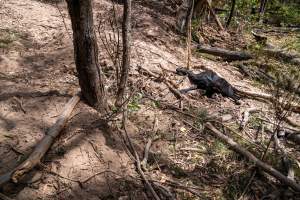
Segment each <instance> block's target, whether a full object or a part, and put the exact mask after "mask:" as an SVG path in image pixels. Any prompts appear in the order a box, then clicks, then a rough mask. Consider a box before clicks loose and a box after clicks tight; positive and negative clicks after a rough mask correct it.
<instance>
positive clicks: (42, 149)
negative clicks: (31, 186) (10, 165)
mask: <svg viewBox="0 0 300 200" xmlns="http://www.w3.org/2000/svg"><path fill="white" fill-rule="evenodd" d="M79 100H80V94H79V93H78V94H76V95H75V96H73V97H72V98H71V99H70V100H69V101H68V103H67V104H66V105H65V107H64V109H63V112H62V113H61V115H60V116H59V117H58V119H57V120H56V122H55V124H54V125H53V126H52V127H50V129H49V131H48V132H47V133H46V134H45V136H44V137H43V138H42V140H41V141H40V142H39V143H38V144H37V146H36V147H35V148H34V150H33V151H32V153H31V154H30V155H29V157H28V158H27V159H26V160H25V161H24V162H22V163H21V164H20V165H19V166H17V167H16V168H15V169H13V170H12V171H10V172H8V173H6V174H3V175H1V176H0V187H2V186H3V185H4V184H5V183H7V182H8V181H10V180H12V181H13V182H14V183H18V181H19V180H20V178H21V177H22V176H23V175H24V174H25V173H27V172H29V171H30V170H31V169H33V168H34V167H35V166H36V165H38V164H39V163H40V161H41V159H42V157H43V156H44V155H45V154H46V152H47V151H48V149H49V148H50V147H51V145H52V143H53V141H54V139H55V138H56V137H57V136H58V135H59V133H60V132H61V130H62V129H63V128H64V126H65V125H66V123H67V121H68V119H69V117H70V115H71V113H72V111H73V109H74V107H75V106H76V104H77V103H78V102H79Z"/></svg>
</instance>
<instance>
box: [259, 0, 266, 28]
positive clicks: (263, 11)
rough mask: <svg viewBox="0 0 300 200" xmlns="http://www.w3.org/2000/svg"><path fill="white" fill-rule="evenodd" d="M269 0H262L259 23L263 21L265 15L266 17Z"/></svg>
mask: <svg viewBox="0 0 300 200" xmlns="http://www.w3.org/2000/svg"><path fill="white" fill-rule="evenodd" d="M267 1H268V0H260V7H259V16H258V21H259V23H262V22H263V17H264V14H265V9H266V4H267Z"/></svg>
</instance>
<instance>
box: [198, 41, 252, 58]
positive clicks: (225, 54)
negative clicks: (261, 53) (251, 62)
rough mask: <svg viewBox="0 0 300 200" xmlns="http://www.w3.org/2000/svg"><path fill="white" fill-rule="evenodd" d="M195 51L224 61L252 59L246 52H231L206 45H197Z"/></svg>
mask: <svg viewBox="0 0 300 200" xmlns="http://www.w3.org/2000/svg"><path fill="white" fill-rule="evenodd" d="M197 50H198V51H199V52H200V53H207V54H211V55H214V56H220V57H222V58H225V60H227V61H235V60H248V59H251V58H252V56H251V55H250V54H249V53H247V52H240V51H231V50H227V49H222V48H218V47H210V46H207V45H197Z"/></svg>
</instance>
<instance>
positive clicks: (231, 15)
mask: <svg viewBox="0 0 300 200" xmlns="http://www.w3.org/2000/svg"><path fill="white" fill-rule="evenodd" d="M235 3H236V1H235V0H232V1H231V9H230V14H229V17H228V19H227V22H226V27H229V25H230V22H231V20H232V17H233V13H234V8H235Z"/></svg>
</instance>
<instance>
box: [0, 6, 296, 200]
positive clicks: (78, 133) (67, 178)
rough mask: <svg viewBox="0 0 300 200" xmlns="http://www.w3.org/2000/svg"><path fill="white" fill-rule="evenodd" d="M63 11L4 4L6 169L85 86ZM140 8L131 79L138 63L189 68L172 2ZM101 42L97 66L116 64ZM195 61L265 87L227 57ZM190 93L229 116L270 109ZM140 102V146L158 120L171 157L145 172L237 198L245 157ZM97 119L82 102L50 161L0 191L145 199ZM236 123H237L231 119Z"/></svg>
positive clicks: (1, 168) (162, 147) (263, 185)
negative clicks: (77, 69)
mask: <svg viewBox="0 0 300 200" xmlns="http://www.w3.org/2000/svg"><path fill="white" fill-rule="evenodd" d="M111 7H112V4H111V2H110V1H105V0H96V1H94V15H95V23H97V19H98V18H97V17H96V16H99V14H101V15H102V16H105V15H106V13H109V12H110V9H111ZM58 8H59V9H58ZM58 8H57V7H56V5H55V4H49V3H44V2H41V1H34V0H23V1H18V0H1V1H0V45H1V46H0V174H2V173H5V172H7V171H8V170H10V169H12V168H13V167H15V166H16V165H17V164H18V163H20V162H21V161H22V160H24V158H26V156H27V155H28V154H29V153H30V152H31V150H32V148H33V147H34V146H35V145H36V144H37V142H38V141H39V140H40V139H41V138H42V137H43V135H44V134H45V132H46V131H47V129H48V128H49V127H50V126H51V125H52V124H53V123H54V122H55V120H56V117H57V116H58V115H59V114H60V111H61V109H62V107H63V106H64V104H65V103H66V102H67V101H68V99H69V98H70V97H71V96H72V95H73V94H74V93H75V92H76V90H77V89H78V88H79V86H78V81H77V77H76V72H75V66H74V59H73V49H72V36H71V27H70V21H69V19H68V15H67V10H66V5H65V3H64V2H62V3H59V4H58ZM117 9H118V10H120V11H121V10H122V6H118V5H117ZM133 12H134V13H133V20H134V22H133V40H134V41H133V47H132V48H133V55H132V70H131V79H132V80H134V79H139V78H141V75H139V73H138V72H137V68H138V66H142V67H143V68H146V69H148V70H151V71H153V72H161V70H162V69H161V68H160V67H159V66H160V65H161V66H163V68H165V69H168V70H175V69H176V68H177V67H178V66H184V65H185V41H184V39H182V38H181V37H180V36H179V35H178V34H176V31H174V11H173V10H172V8H171V7H169V6H166V5H165V4H163V2H161V1H154V0H153V1H150V2H148V1H147V2H143V1H136V2H135V4H134V7H133ZM62 16H63V17H62ZM120 17H121V12H120V16H119V18H120ZM63 19H64V20H65V24H66V26H65V24H64V22H63ZM66 29H67V30H66ZM103 31H105V30H103ZM99 45H100V63H107V64H106V67H110V66H109V65H110V64H109V60H108V58H107V55H106V54H105V51H104V49H103V45H101V44H100V43H99ZM107 65H108V66H107ZM192 65H193V67H194V69H195V70H199V69H200V68H201V66H205V67H207V68H211V69H213V70H214V71H216V72H218V73H219V74H220V75H221V76H223V77H225V78H226V79H227V80H228V81H229V82H230V83H232V84H233V85H235V86H236V87H240V88H243V89H245V90H252V91H260V89H258V88H254V87H253V86H252V84H250V82H251V81H250V80H247V79H244V78H243V76H242V75H241V74H240V73H239V72H238V71H237V70H236V69H235V68H234V67H232V66H231V65H229V64H227V63H224V62H214V61H210V60H207V59H204V58H201V57H193V58H192ZM170 78H171V79H173V80H174V81H176V82H177V83H179V82H180V81H181V80H183V83H182V84H181V85H180V87H182V88H184V87H186V86H188V85H189V84H188V81H187V80H186V79H184V78H182V77H176V76H174V75H172V74H170ZM143 81H144V82H143V90H144V92H146V93H147V92H148V94H152V96H154V97H158V98H160V99H163V100H166V101H168V102H176V99H175V98H174V97H173V95H172V94H171V93H170V92H169V91H168V90H167V89H166V87H165V86H164V85H163V84H162V83H160V82H157V81H153V80H150V79H147V78H146V77H143ZM190 96H191V97H193V99H196V100H193V102H194V103H195V104H197V106H198V107H199V110H202V111H203V112H204V111H205V110H208V111H209V113H218V114H226V113H228V114H231V115H232V116H233V121H235V120H238V118H239V116H240V114H241V112H242V111H243V110H244V109H245V108H248V107H251V106H256V107H260V108H261V109H262V110H264V111H265V113H267V114H269V113H268V105H266V104H263V103H260V102H257V101H254V100H250V99H244V100H243V101H242V105H240V106H238V105H235V104H234V103H233V102H232V101H230V100H229V99H226V98H223V97H216V98H213V99H208V98H206V97H202V96H201V95H199V94H198V93H197V92H193V93H192V94H191V95H190ZM137 104H138V105H135V106H136V110H133V111H131V112H130V115H129V119H130V126H129V127H128V130H129V132H130V136H131V138H132V140H133V141H134V143H135V144H136V146H137V150H138V151H139V153H141V155H142V152H143V148H144V145H145V143H146V142H147V138H148V137H150V135H151V130H152V127H153V123H154V121H155V118H157V119H158V122H159V128H158V133H157V134H158V135H159V139H158V140H156V141H155V142H154V144H153V146H152V148H151V150H152V151H154V152H157V153H160V154H162V155H165V157H167V158H168V159H164V158H163V156H162V158H160V157H158V158H155V159H154V161H151V163H152V168H153V170H151V171H149V172H147V173H149V174H150V176H151V177H153V178H157V179H159V180H160V181H162V182H163V181H165V180H166V179H169V180H174V181H175V180H176V181H177V182H180V183H182V184H183V185H185V186H187V187H188V186H189V185H192V186H193V187H196V188H197V189H198V190H199V191H201V195H199V196H202V197H203V198H200V197H195V196H194V195H192V194H191V193H190V192H186V191H185V190H182V189H176V190H175V189H174V190H173V189H172V191H173V192H176V193H177V199H233V196H234V195H236V190H238V189H239V188H240V187H241V186H240V185H242V186H243V185H245V182H246V180H247V179H242V178H241V177H249V176H250V173H249V171H247V170H244V169H245V168H246V169H248V168H250V167H251V166H249V165H247V162H244V161H241V159H240V158H239V156H238V155H237V154H234V153H232V152H230V151H228V150H227V149H226V147H225V146H224V145H222V144H221V143H220V142H217V141H216V140H215V139H214V138H213V137H211V136H209V135H208V134H207V133H206V132H201V133H199V132H195V131H193V130H191V129H190V127H188V126H187V125H186V124H185V123H184V120H185V118H184V117H182V116H180V115H179V114H178V113H176V112H173V111H168V110H162V109H161V108H159V106H158V105H156V104H155V102H153V101H151V100H149V99H148V98H140V99H138V102H137ZM199 112H200V111H199ZM197 114H199V113H197ZM295 117H296V118H297V117H298V119H299V116H297V115H295ZM296 118H295V119H296ZM98 119H99V113H97V112H96V111H94V110H93V109H92V108H90V107H88V106H87V105H85V104H84V103H82V102H81V103H80V104H79V105H77V106H76V109H75V110H74V111H73V114H72V117H71V119H70V120H69V123H68V124H67V127H66V128H65V129H64V131H63V132H62V133H61V136H60V137H59V139H58V140H57V141H56V142H55V144H54V145H53V146H52V147H51V149H50V151H49V152H48V153H47V155H46V157H45V158H44V159H43V163H42V164H41V165H40V166H38V167H37V168H36V169H35V170H34V171H33V172H31V173H30V174H29V175H28V176H27V177H26V178H25V179H24V180H22V183H21V184H19V185H18V186H16V185H13V184H11V185H8V186H6V187H5V188H3V191H2V192H3V193H5V194H7V195H9V196H10V197H12V198H15V199H19V200H31V199H32V200H33V199H89V200H90V199H148V198H147V195H146V192H145V191H144V189H143V184H142V182H141V181H140V177H139V176H138V174H137V173H136V170H135V166H134V161H133V160H132V159H131V158H130V157H129V156H128V154H127V151H126V149H125V147H124V145H123V144H122V142H121V138H120V136H119V135H118V134H117V131H114V130H111V128H110V127H107V126H105V125H104V124H103V123H101V121H99V120H98ZM232 126H233V127H234V126H236V125H235V123H234V122H233V123H232ZM184 149H186V150H184ZM187 149H190V150H187ZM193 149H198V151H193ZM199 152H200V153H199ZM297 155H298V154H297V152H296V153H295V156H297ZM239 161H240V162H239ZM228 163H230V164H229V165H228ZM153 166H154V167H153ZM226 166H227V167H226ZM243 181H244V182H243ZM273 187H275V186H274V184H273V183H270V182H269V181H267V182H266V181H265V180H259V179H258V180H256V181H254V183H253V185H252V187H251V191H252V193H251V192H249V195H248V194H247V196H246V198H247V199H260V197H262V195H265V194H266V193H268V191H269V190H270V191H271V190H272V188H273ZM246 198H245V199H246Z"/></svg>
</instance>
